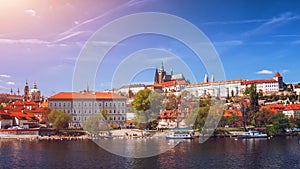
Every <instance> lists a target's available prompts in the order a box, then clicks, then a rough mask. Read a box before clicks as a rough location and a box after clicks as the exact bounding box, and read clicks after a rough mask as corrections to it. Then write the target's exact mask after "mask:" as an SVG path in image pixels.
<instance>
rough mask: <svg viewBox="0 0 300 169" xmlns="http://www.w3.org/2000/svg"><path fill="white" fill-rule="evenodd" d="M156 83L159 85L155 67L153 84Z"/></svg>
mask: <svg viewBox="0 0 300 169" xmlns="http://www.w3.org/2000/svg"><path fill="white" fill-rule="evenodd" d="M158 83H159V81H158V69H157V67H156V69H155V75H154V84H158Z"/></svg>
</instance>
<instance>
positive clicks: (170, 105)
mask: <svg viewBox="0 0 300 169" xmlns="http://www.w3.org/2000/svg"><path fill="white" fill-rule="evenodd" d="M179 102H180V100H179V98H177V97H176V95H174V94H170V95H168V96H167V102H166V109H168V110H177V109H178V104H179Z"/></svg>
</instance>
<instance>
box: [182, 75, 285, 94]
mask: <svg viewBox="0 0 300 169" xmlns="http://www.w3.org/2000/svg"><path fill="white" fill-rule="evenodd" d="M212 79H213V80H214V78H212ZM204 81H205V82H202V83H197V84H190V85H188V86H187V87H186V88H185V90H186V91H188V92H189V93H190V94H192V95H194V96H196V97H199V96H203V95H208V94H209V95H211V96H214V97H217V96H218V97H232V96H243V93H244V91H245V90H246V88H247V87H250V86H251V84H256V90H257V92H263V93H264V94H271V93H276V92H279V91H283V90H284V83H283V81H282V76H281V75H280V74H279V73H278V72H276V74H275V76H274V77H273V79H262V80H240V79H239V80H224V81H217V82H214V81H213V82H208V77H207V75H205V78H204Z"/></svg>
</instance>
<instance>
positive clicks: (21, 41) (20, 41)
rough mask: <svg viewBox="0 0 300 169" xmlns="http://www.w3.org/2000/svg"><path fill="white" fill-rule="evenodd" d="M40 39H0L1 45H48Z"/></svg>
mask: <svg viewBox="0 0 300 169" xmlns="http://www.w3.org/2000/svg"><path fill="white" fill-rule="evenodd" d="M48 43H49V42H47V41H44V40H40V39H0V44H48Z"/></svg>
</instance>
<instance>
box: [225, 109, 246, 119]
mask: <svg viewBox="0 0 300 169" xmlns="http://www.w3.org/2000/svg"><path fill="white" fill-rule="evenodd" d="M233 114H235V115H236V116H238V117H242V116H243V114H242V112H240V111H238V110H225V111H224V114H223V116H224V117H230V116H232V115H233Z"/></svg>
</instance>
